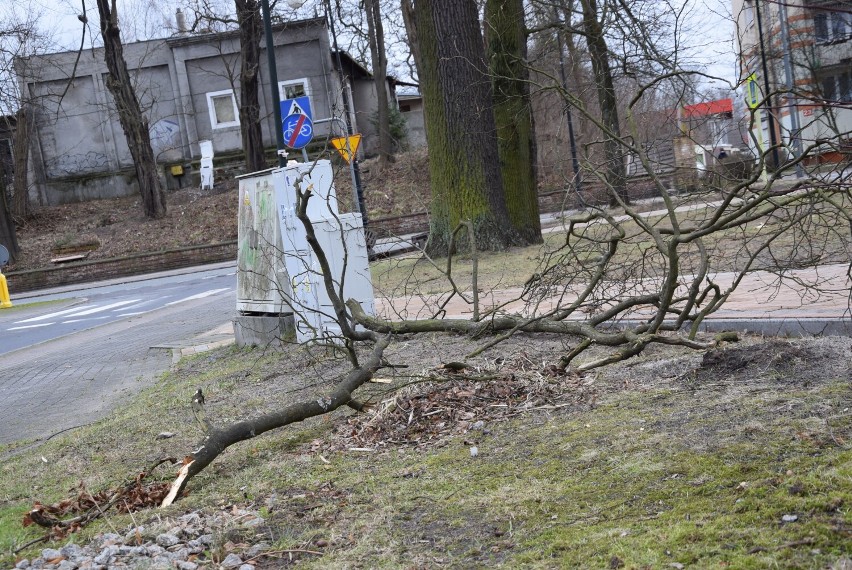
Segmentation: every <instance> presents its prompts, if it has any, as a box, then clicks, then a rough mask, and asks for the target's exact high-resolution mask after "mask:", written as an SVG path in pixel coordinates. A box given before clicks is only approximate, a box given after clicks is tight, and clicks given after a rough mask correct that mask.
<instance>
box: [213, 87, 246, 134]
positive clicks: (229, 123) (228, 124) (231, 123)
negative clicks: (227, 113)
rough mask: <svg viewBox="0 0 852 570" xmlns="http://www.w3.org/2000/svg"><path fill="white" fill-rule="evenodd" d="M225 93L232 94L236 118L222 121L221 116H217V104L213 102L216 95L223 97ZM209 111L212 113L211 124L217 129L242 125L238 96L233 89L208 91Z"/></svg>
mask: <svg viewBox="0 0 852 570" xmlns="http://www.w3.org/2000/svg"><path fill="white" fill-rule="evenodd" d="M224 95H230V96H231V103H232V104H233V106H234V120H233V121H226V122H220V121H219V118H218V117H217V116H216V106H215V105H214V104H213V99H214V98H216V97H222V96H224ZM207 111H208V114H209V115H210V126H211V127H212V128H213V129H214V130H215V129H227V128H231V127H239V126H240V109H239V107H237V98H236V97H235V96H234V90H233V89H225V90H223V91H211V92H209V93H207Z"/></svg>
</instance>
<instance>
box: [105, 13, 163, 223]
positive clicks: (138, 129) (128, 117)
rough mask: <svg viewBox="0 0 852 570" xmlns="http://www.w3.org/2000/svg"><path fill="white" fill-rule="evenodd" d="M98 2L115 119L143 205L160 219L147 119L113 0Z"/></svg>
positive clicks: (159, 196)
mask: <svg viewBox="0 0 852 570" xmlns="http://www.w3.org/2000/svg"><path fill="white" fill-rule="evenodd" d="M97 4H98V14H99V16H100V26H101V35H102V36H103V42H104V59H105V61H106V65H107V69H108V70H109V74H108V77H107V80H106V85H107V89H109V91H110V93H112V96H113V99H114V100H115V105H116V109H117V111H118V120H119V123H120V124H121V128H122V130H123V131H124V135H125V137H126V138H127V146H128V148H129V149H130V155H131V156H132V157H133V164H134V167H135V169H136V181H137V183H138V184H139V193H140V195H141V196H142V208H143V210H144V211H145V215H146V216H148V217H149V218H161V217H163V216H165V215H166V196H165V192H163V186H162V182H161V181H160V176H159V173H158V171H157V161H156V158H155V157H154V151H153V149H152V148H151V136H150V133H149V130H148V119H146V118H145V115H143V114H142V110H141V109H140V107H139V100H138V99H137V98H136V92H135V91H134V90H133V82H132V81H131V77H130V73H129V72H128V71H127V62H126V61H125V60H124V47H123V46H122V43H121V30H120V28H119V26H118V12H117V11H116V2H115V0H97Z"/></svg>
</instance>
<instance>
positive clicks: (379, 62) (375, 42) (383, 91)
mask: <svg viewBox="0 0 852 570" xmlns="http://www.w3.org/2000/svg"><path fill="white" fill-rule="evenodd" d="M364 11H365V12H366V13H367V35H368V37H369V43H370V56H371V59H372V60H373V78H374V80H375V85H376V104H377V107H378V109H377V114H378V116H377V120H376V126H377V127H378V131H379V167H380V168H384V167H386V166H387V164H388V163H389V162H391V161H393V141H392V140H391V133H390V103H389V102H388V86H387V75H388V56H387V52H386V51H385V30H384V26H383V24H382V11H381V2H380V0H364Z"/></svg>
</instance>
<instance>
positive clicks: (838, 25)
mask: <svg viewBox="0 0 852 570" xmlns="http://www.w3.org/2000/svg"><path fill="white" fill-rule="evenodd" d="M843 10H844V8H842V7H841V6H839V5H838V6H836V7H835V9H830V8H829V9H821V10H819V11H816V12H814V39H816V42H817V43H820V44H825V43H832V42H843V41H846V40H848V39H849V38H850V37H852V13H850V12H848V11H843Z"/></svg>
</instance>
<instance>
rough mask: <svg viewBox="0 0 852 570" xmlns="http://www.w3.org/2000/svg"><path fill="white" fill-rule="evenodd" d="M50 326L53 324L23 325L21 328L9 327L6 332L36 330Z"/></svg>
mask: <svg viewBox="0 0 852 570" xmlns="http://www.w3.org/2000/svg"><path fill="white" fill-rule="evenodd" d="M21 322H23V321H21ZM52 324H54V323H39V324H37V325H24V326H22V327H9V328H8V329H6V330H7V331H19V330H23V329H35V328H38V327H49V326H50V325H52Z"/></svg>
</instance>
